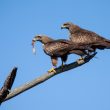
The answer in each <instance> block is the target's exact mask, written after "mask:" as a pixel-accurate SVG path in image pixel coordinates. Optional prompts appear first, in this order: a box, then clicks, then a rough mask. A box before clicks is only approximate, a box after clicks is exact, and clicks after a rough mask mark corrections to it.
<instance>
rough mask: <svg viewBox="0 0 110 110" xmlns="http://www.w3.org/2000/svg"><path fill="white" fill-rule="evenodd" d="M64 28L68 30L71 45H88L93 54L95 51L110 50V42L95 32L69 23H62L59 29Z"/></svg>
mask: <svg viewBox="0 0 110 110" xmlns="http://www.w3.org/2000/svg"><path fill="white" fill-rule="evenodd" d="M64 28H65V29H68V30H69V33H70V40H71V41H72V42H73V43H78V44H84V45H88V46H90V48H92V49H93V52H95V51H96V49H101V50H103V49H110V40H108V39H106V38H103V37H102V36H100V35H98V34H96V33H95V32H92V31H89V30H86V29H83V28H81V27H79V26H77V25H75V24H73V23H71V22H67V23H64V24H63V25H62V26H61V29H64Z"/></svg>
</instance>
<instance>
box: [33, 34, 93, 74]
mask: <svg viewBox="0 0 110 110" xmlns="http://www.w3.org/2000/svg"><path fill="white" fill-rule="evenodd" d="M36 41H39V42H41V43H42V44H43V50H44V52H45V53H46V54H47V55H49V56H50V57H51V61H52V65H53V66H54V67H56V66H57V60H58V57H60V58H61V61H62V68H63V63H64V62H66V61H67V57H68V55H69V54H72V53H75V54H77V55H80V56H82V55H85V54H86V55H87V52H86V51H85V49H89V48H88V47H87V46H83V45H77V44H75V43H72V42H71V41H69V40H65V39H58V40H53V39H52V38H50V37H48V36H44V35H37V36H35V37H34V38H33V40H32V45H33V47H34V44H35V42H36ZM90 50H91V49H90ZM54 67H53V68H52V69H50V71H49V72H52V71H53V72H55V69H54Z"/></svg>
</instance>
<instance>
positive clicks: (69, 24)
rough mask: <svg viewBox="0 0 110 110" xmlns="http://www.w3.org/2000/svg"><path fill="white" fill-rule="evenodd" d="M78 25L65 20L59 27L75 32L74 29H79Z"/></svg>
mask: <svg viewBox="0 0 110 110" xmlns="http://www.w3.org/2000/svg"><path fill="white" fill-rule="evenodd" d="M79 28H80V27H79V26H77V25H75V24H73V23H71V22H66V23H64V24H63V25H62V26H61V29H68V30H69V31H70V33H73V32H75V31H76V30H79Z"/></svg>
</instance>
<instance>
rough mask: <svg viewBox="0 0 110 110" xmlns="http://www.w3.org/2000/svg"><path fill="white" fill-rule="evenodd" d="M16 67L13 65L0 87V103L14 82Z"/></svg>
mask: <svg viewBox="0 0 110 110" xmlns="http://www.w3.org/2000/svg"><path fill="white" fill-rule="evenodd" d="M16 72H17V68H16V67H15V68H14V69H13V70H12V71H11V73H10V74H9V75H8V77H7V78H6V80H5V82H4V85H3V86H2V88H1V89H0V104H1V103H2V102H3V100H4V99H5V98H6V97H7V95H8V94H9V91H10V90H11V87H12V85H13V83H14V80H15V77H16Z"/></svg>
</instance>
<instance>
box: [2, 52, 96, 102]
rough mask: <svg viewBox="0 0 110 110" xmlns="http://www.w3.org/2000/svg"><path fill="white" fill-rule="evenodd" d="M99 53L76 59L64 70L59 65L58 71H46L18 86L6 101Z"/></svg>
mask: <svg viewBox="0 0 110 110" xmlns="http://www.w3.org/2000/svg"><path fill="white" fill-rule="evenodd" d="M96 54H97V53H95V54H93V55H91V56H89V57H86V58H85V60H84V61H83V60H79V61H76V62H73V63H71V64H68V65H65V66H64V68H63V71H62V67H58V68H56V73H53V72H51V73H48V72H47V73H45V74H44V75H42V76H40V77H38V78H36V79H34V80H32V81H30V82H28V83H26V84H24V85H22V86H20V87H18V88H15V89H14V90H13V91H11V92H10V93H9V94H8V96H7V97H6V99H5V100H4V101H7V100H9V99H11V98H13V97H15V96H17V95H19V94H21V93H23V92H24V91H26V90H28V89H30V88H32V87H34V86H36V85H39V84H41V83H43V82H44V81H46V80H48V79H49V78H51V77H53V76H55V75H57V74H59V73H62V72H65V71H68V70H71V69H75V68H76V67H79V66H81V65H83V64H85V63H87V62H89V61H90V60H91V59H92V58H93V57H94V56H95V55H96Z"/></svg>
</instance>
